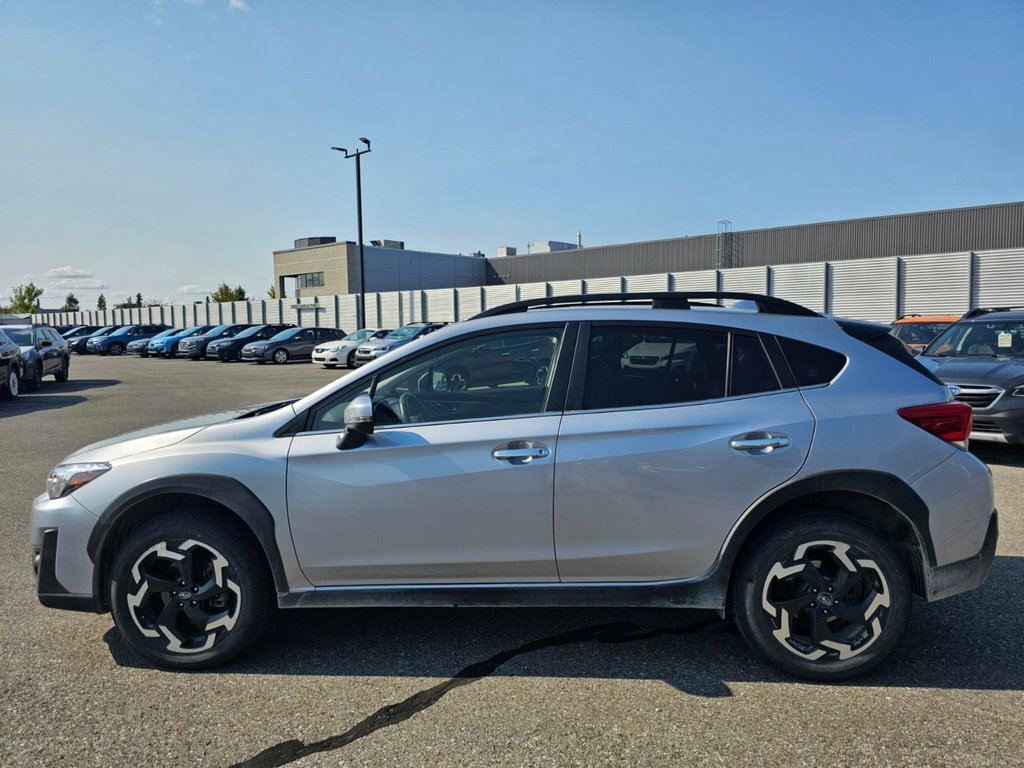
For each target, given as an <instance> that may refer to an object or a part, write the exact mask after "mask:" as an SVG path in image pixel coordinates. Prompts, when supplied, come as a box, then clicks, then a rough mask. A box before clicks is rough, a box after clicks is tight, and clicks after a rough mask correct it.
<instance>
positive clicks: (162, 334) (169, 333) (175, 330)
mask: <svg viewBox="0 0 1024 768" xmlns="http://www.w3.org/2000/svg"><path fill="white" fill-rule="evenodd" d="M177 333H181V328H168V329H167V330H166V331H160V333H158V334H157V335H156V336H154V337H153V338H154V339H162V338H164V337H166V336H174V335H175V334H177Z"/></svg>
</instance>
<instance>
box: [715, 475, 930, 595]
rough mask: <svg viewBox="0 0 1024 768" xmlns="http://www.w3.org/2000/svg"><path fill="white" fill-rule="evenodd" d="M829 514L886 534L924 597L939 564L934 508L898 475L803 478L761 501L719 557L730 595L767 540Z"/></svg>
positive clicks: (719, 565)
mask: <svg viewBox="0 0 1024 768" xmlns="http://www.w3.org/2000/svg"><path fill="white" fill-rule="evenodd" d="M821 512H827V513H828V514H832V515H839V516H842V517H845V518H847V519H850V520H852V521H853V522H857V523H861V524H862V525H865V526H866V527H867V528H870V529H871V530H873V531H875V532H876V533H879V534H881V535H882V536H884V537H885V538H886V540H888V541H891V542H893V543H894V544H896V545H897V547H899V549H900V550H901V554H902V555H903V556H904V558H905V560H906V562H907V566H908V572H909V575H910V579H911V583H912V584H913V586H914V592H915V593H916V594H919V595H924V594H925V592H926V587H925V575H924V574H925V572H926V570H927V569H928V568H929V567H930V566H933V565H934V564H935V549H934V545H933V543H932V540H931V535H930V531H929V526H928V507H927V506H926V505H925V503H924V501H922V500H921V497H920V496H918V495H917V493H915V492H914V490H913V489H912V488H911V487H910V486H909V485H907V483H906V482H904V481H903V480H902V479H900V478H898V477H896V476H895V475H890V474H887V473H884V472H874V471H845V472H830V473H827V474H821V475H815V476H812V477H807V478H802V479H800V480H798V481H796V482H794V483H791V484H789V485H786V486H784V487H782V488H779V489H777V490H776V491H774V492H772V493H771V494H769V495H768V496H767V497H765V498H764V499H762V500H760V501H759V502H758V503H757V504H756V505H755V506H754V507H753V508H752V509H751V510H750V511H749V512H748V513H747V514H745V515H744V516H743V517H742V518H741V519H740V520H739V521H738V522H737V523H736V525H735V526H734V527H733V530H732V531H731V532H730V536H729V539H728V540H727V542H726V545H725V547H724V548H723V551H722V554H721V555H720V557H719V561H718V567H717V572H718V574H719V577H720V578H721V580H722V584H723V587H724V593H725V594H728V590H729V582H730V581H731V580H732V576H733V574H734V573H735V570H736V568H737V566H738V565H739V564H740V563H741V562H742V561H743V558H744V557H745V555H746V553H747V552H748V551H749V550H750V548H751V547H752V546H754V545H755V544H756V542H757V541H758V540H760V538H761V534H762V533H764V532H765V531H768V530H770V529H771V528H774V527H776V526H778V525H781V524H783V523H785V522H788V521H790V520H794V519H798V518H801V517H807V516H810V515H812V514H814V513H821Z"/></svg>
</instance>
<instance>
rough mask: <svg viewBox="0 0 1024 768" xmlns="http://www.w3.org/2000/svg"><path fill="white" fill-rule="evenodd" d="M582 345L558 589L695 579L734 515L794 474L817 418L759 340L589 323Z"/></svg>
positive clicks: (565, 459) (566, 439) (567, 427)
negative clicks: (782, 379) (567, 584)
mask: <svg viewBox="0 0 1024 768" xmlns="http://www.w3.org/2000/svg"><path fill="white" fill-rule="evenodd" d="M587 343H588V356H587V364H586V380H585V383H584V385H583V386H582V387H581V388H580V391H579V394H578V396H577V402H575V403H574V402H571V401H570V402H569V403H567V412H566V414H565V417H564V418H563V420H562V426H561V429H560V431H559V436H558V458H557V464H556V473H555V545H556V550H557V553H558V568H559V572H560V574H561V577H562V580H563V581H572V582H588V581H600V582H609V581H610V582H618V581H664V580H671V579H680V578H689V577H696V576H700V575H701V574H703V573H704V572H706V571H707V570H708V569H709V568H710V567H711V566H712V565H713V564H714V562H715V559H716V558H717V556H718V553H719V550H720V549H721V547H722V545H723V543H724V542H725V539H726V536H727V535H728V533H729V530H730V529H731V528H732V526H733V524H734V523H735V522H736V521H737V519H738V518H739V517H740V515H741V514H742V513H743V512H744V511H745V510H746V509H747V508H748V507H749V506H750V505H751V504H753V503H754V502H755V501H756V500H757V499H758V498H759V497H760V496H762V495H763V494H765V493H767V492H768V491H770V490H771V489H772V488H775V487H776V486H778V485H780V484H781V483H783V482H785V481H786V480H788V479H789V478H791V477H792V476H793V475H795V474H796V473H797V471H798V470H799V469H800V467H801V465H802V464H803V462H804V459H805V458H806V456H807V451H808V449H809V447H810V442H811V436H812V432H813V419H812V416H811V413H810V411H809V410H808V408H807V406H806V405H805V403H804V401H803V398H802V397H801V396H800V393H799V392H797V391H795V390H790V391H782V390H781V388H780V385H779V380H778V378H777V377H776V375H775V373H774V370H773V368H772V365H771V363H770V361H769V359H768V357H767V356H766V354H765V352H764V349H763V347H762V344H761V341H760V339H759V337H758V336H757V335H754V334H742V333H731V334H730V333H729V332H728V331H725V330H716V329H708V328H699V327H687V326H683V325H675V324H673V325H668V326H637V325H619V326H599V325H596V324H595V325H594V326H593V327H592V328H591V333H590V338H589V341H588V342H587ZM575 375H576V372H575V371H574V376H575ZM572 398H573V395H570V399H572ZM568 409H572V410H568Z"/></svg>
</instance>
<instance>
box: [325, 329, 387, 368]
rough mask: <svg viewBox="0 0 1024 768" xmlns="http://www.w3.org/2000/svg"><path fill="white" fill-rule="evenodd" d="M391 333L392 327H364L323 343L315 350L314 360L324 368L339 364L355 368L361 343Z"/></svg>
mask: <svg viewBox="0 0 1024 768" xmlns="http://www.w3.org/2000/svg"><path fill="white" fill-rule="evenodd" d="M389 333H391V329H390V328H363V329H362V330H359V331H356V332H355V333H350V334H349V335H348V336H346V337H345V338H343V339H338V340H337V341H329V342H327V343H326V344H321V345H320V346H318V347H317V348H316V349H314V350H313V362H314V363H320V365H322V366H323V367H324V368H337V367H338V366H339V365H344V366H345V367H346V368H355V367H356V349H358V348H359V345H360V344H363V343H364V342H369V341H377V340H378V339H383V338H384V337H385V336H387V335H388V334H389Z"/></svg>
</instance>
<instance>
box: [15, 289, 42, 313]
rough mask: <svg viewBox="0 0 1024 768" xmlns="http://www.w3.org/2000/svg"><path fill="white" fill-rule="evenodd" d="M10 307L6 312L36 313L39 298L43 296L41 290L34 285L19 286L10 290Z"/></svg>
mask: <svg viewBox="0 0 1024 768" xmlns="http://www.w3.org/2000/svg"><path fill="white" fill-rule="evenodd" d="M11 291H12V293H11V306H9V307H8V308H7V311H8V312H18V313H24V312H38V311H39V297H40V296H42V295H43V289H42V288H38V287H37V286H36V284H35V283H29V284H28V285H19V286H17V287H16V288H12V289H11Z"/></svg>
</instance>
